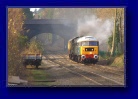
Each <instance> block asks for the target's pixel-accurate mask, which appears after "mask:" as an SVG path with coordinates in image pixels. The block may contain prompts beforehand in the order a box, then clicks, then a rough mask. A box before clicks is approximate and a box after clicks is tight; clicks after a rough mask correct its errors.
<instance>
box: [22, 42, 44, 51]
mask: <svg viewBox="0 0 138 99" xmlns="http://www.w3.org/2000/svg"><path fill="white" fill-rule="evenodd" d="M42 52H43V47H42V45H41V44H40V43H39V42H36V41H35V40H34V41H31V42H30V43H27V48H26V49H25V51H24V52H23V54H42Z"/></svg>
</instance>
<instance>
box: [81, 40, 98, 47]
mask: <svg viewBox="0 0 138 99" xmlns="http://www.w3.org/2000/svg"><path fill="white" fill-rule="evenodd" d="M81 46H98V42H97V41H84V42H81Z"/></svg>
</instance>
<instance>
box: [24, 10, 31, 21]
mask: <svg viewBox="0 0 138 99" xmlns="http://www.w3.org/2000/svg"><path fill="white" fill-rule="evenodd" d="M23 11H24V15H25V17H26V20H30V19H33V12H31V11H30V8H24V9H23Z"/></svg>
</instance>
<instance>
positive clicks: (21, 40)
mask: <svg viewBox="0 0 138 99" xmlns="http://www.w3.org/2000/svg"><path fill="white" fill-rule="evenodd" d="M27 41H28V38H27V36H24V35H19V44H20V48H23V47H25V46H26V44H27Z"/></svg>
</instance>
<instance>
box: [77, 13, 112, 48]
mask: <svg viewBox="0 0 138 99" xmlns="http://www.w3.org/2000/svg"><path fill="white" fill-rule="evenodd" d="M112 31H113V20H111V19H107V20H104V21H103V20H101V19H99V18H97V17H96V16H95V15H93V16H91V17H84V19H80V20H78V29H77V33H78V35H79V36H93V37H95V38H96V39H97V40H99V43H100V45H102V44H106V42H107V41H108V38H109V36H110V35H111V34H112ZM102 49H103V50H107V44H106V45H105V46H104V47H102Z"/></svg>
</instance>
